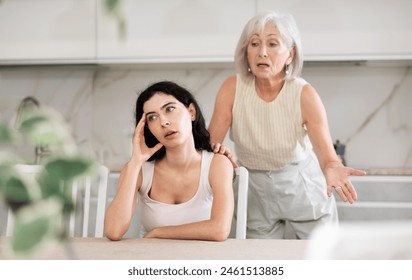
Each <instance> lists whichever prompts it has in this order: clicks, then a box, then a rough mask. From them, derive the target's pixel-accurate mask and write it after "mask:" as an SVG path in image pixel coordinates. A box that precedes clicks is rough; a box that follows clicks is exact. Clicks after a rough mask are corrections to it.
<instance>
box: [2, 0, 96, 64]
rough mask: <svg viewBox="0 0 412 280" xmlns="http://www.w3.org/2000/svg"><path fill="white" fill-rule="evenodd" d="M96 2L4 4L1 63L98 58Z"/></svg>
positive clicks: (32, 0)
mask: <svg viewBox="0 0 412 280" xmlns="http://www.w3.org/2000/svg"><path fill="white" fill-rule="evenodd" d="M95 7H96V4H95V0H59V1H55V0H19V1H7V0H6V1H0V38H1V39H0V40H1V44H0V63H1V64H22V63H24V64H30V63H36V62H42V63H47V62H51V63H56V61H66V62H70V61H79V60H80V61H82V62H87V60H90V59H94V58H95Z"/></svg>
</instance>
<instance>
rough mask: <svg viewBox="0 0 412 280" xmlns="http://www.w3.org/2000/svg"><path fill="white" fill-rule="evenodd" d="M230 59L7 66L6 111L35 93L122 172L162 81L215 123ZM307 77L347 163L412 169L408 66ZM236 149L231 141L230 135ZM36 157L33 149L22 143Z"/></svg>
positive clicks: (316, 69) (344, 68)
mask: <svg viewBox="0 0 412 280" xmlns="http://www.w3.org/2000/svg"><path fill="white" fill-rule="evenodd" d="M233 73H234V70H233V67H232V65H231V64H230V63H222V64H218V63H215V64H148V65H131V66H128V65H121V66H114V65H111V66H93V65H91V66H84V65H83V66H76V65H72V66H27V67H25V66H3V67H0V114H1V117H2V118H3V119H5V120H6V121H8V122H11V123H12V122H13V118H14V117H15V113H16V108H17V107H18V104H19V102H20V101H21V100H22V99H23V98H24V97H26V96H29V95H31V96H34V97H36V98H37V99H38V100H39V101H40V102H41V103H42V104H47V105H49V106H52V107H53V108H55V109H57V110H58V111H60V112H61V113H62V114H63V115H64V116H65V118H66V119H67V121H68V122H69V123H70V125H71V127H72V130H73V135H74V137H75V139H76V141H77V143H78V145H79V147H81V148H82V149H83V150H84V151H86V152H87V153H89V154H90V155H92V156H94V157H95V158H97V159H98V160H99V161H101V162H102V163H103V164H105V165H107V166H108V167H109V168H110V169H111V170H112V171H118V170H119V169H120V168H121V166H122V164H123V163H124V162H125V161H126V160H127V159H128V157H129V155H130V151H131V145H130V143H131V136H132V133H133V129H134V103H135V100H136V98H137V94H138V92H139V91H141V90H142V89H144V88H145V87H146V86H147V85H148V84H150V83H152V82H156V81H159V80H164V79H166V80H172V81H175V82H178V83H180V84H181V85H183V86H185V87H187V88H188V89H189V90H191V91H192V92H193V93H194V94H195V95H196V97H197V99H198V101H199V103H200V104H201V106H202V109H203V113H204V115H205V117H206V119H207V121H209V120H210V117H211V114H212V111H213V104H214V98H215V95H216V93H217V91H218V89H219V87H220V84H221V83H222V81H223V80H224V79H225V78H226V77H227V76H228V75H231V74H233ZM303 77H304V78H305V79H306V80H307V81H309V82H310V83H311V84H312V85H313V86H315V88H317V90H318V92H319V94H320V96H321V98H322V100H323V102H324V105H325V107H326V111H327V114H328V118H329V125H330V130H331V134H332V138H333V140H334V141H335V140H336V139H339V140H340V142H341V143H343V144H345V145H346V153H345V157H346V162H347V164H348V165H349V166H353V167H359V168H365V169H370V168H383V167H384V168H412V141H411V140H412V121H411V120H412V112H411V110H410V108H411V105H412V71H411V69H410V66H408V64H407V63H401V62H398V63H395V62H357V63H354V62H340V63H339V62H322V63H315V62H308V63H306V65H305V66H304V71H303ZM226 143H227V144H228V145H229V146H232V144H231V142H230V140H229V139H227V140H226ZM20 151H21V154H22V155H23V156H24V157H25V158H26V159H27V160H28V161H29V162H31V161H33V160H34V154H33V151H32V149H31V148H30V147H26V148H20Z"/></svg>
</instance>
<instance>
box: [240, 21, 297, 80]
mask: <svg viewBox="0 0 412 280" xmlns="http://www.w3.org/2000/svg"><path fill="white" fill-rule="evenodd" d="M247 58H248V62H249V66H250V69H251V71H252V73H253V75H255V76H256V77H257V78H263V79H270V78H275V77H279V78H283V77H284V75H285V72H284V69H285V65H286V64H290V63H291V62H292V59H293V51H292V50H289V48H288V46H287V45H286V43H285V42H284V41H283V39H282V37H281V36H280V33H279V31H278V30H277V28H276V27H274V26H273V25H272V24H270V23H268V24H266V26H265V28H264V29H263V30H262V32H259V33H254V34H252V35H251V36H250V38H249V43H248V47H247Z"/></svg>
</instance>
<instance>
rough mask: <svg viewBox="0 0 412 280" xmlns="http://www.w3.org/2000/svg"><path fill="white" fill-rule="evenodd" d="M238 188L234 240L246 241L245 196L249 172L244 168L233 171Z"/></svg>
mask: <svg viewBox="0 0 412 280" xmlns="http://www.w3.org/2000/svg"><path fill="white" fill-rule="evenodd" d="M235 174H236V176H238V177H239V178H238V181H239V187H238V197H237V209H236V216H237V217H236V239H246V226H247V194H248V189H249V172H248V171H247V169H246V168H245V167H238V168H236V169H235Z"/></svg>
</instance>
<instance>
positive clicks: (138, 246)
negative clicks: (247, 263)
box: [0, 237, 308, 260]
mask: <svg viewBox="0 0 412 280" xmlns="http://www.w3.org/2000/svg"><path fill="white" fill-rule="evenodd" d="M5 241H6V240H5V238H4V237H2V238H0V259H4V258H5V256H4V255H3V253H2V252H3V251H4V246H5V245H4V244H5ZM70 241H71V242H70V244H71V245H72V249H73V251H74V253H75V255H76V258H77V259H80V260H105V259H110V260H138V259H140V260H182V259H183V260H206V259H207V260H242V259H243V260H256V259H259V260H302V259H304V256H305V249H306V247H307V244H308V241H306V240H272V239H269V240H267V239H246V240H240V239H228V240H226V241H224V242H210V241H191V240H170V239H123V240H121V241H109V240H108V239H106V238H72V239H70ZM41 258H42V259H68V258H69V257H68V255H67V254H66V253H65V251H64V249H63V246H58V247H55V248H53V250H51V251H50V252H48V254H45V255H44V256H42V257H41Z"/></svg>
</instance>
